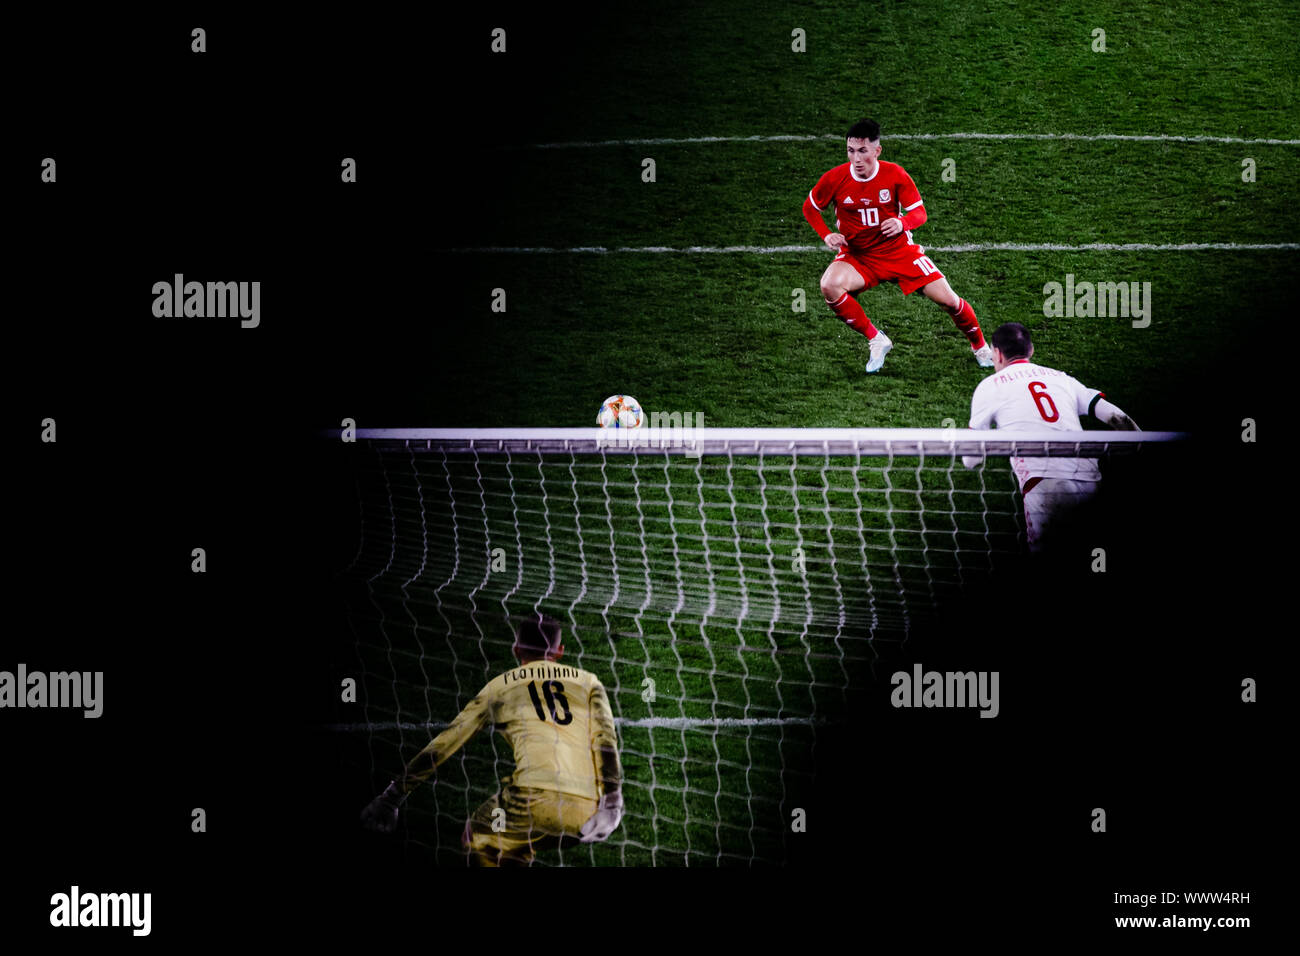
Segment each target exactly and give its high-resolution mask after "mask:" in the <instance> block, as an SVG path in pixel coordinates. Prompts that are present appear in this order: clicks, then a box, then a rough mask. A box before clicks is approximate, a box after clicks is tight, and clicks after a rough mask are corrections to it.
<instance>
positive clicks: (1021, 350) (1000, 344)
mask: <svg viewBox="0 0 1300 956" xmlns="http://www.w3.org/2000/svg"><path fill="white" fill-rule="evenodd" d="M1029 346H1030V341H1029V330H1028V329H1027V328H1025V327H1024V326H1023V325H1021V324H1020V323H1019V322H1006V323H1004V324H1002V325H999V326H998V328H997V331H996V332H994V333H993V347H994V348H995V349H997V350H999V351H1000V352H1001V353H1002V354H1003V356H1004V357H1005V358H1006V359H1007V360H1008V361H1010V360H1011V359H1018V358H1029Z"/></svg>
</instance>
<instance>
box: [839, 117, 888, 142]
mask: <svg viewBox="0 0 1300 956" xmlns="http://www.w3.org/2000/svg"><path fill="white" fill-rule="evenodd" d="M844 138H845V139H866V140H870V141H871V142H873V143H874V142H875V141H876V140H878V139H880V124H879V123H877V122H876V121H875V120H870V119H861V120H858V121H857V122H856V123H854V124H853V125H852V126H850V127H849V131H848V132H847V133H845V134H844Z"/></svg>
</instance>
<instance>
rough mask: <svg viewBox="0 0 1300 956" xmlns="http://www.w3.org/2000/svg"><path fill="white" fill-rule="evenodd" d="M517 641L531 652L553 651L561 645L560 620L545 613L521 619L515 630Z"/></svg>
mask: <svg viewBox="0 0 1300 956" xmlns="http://www.w3.org/2000/svg"><path fill="white" fill-rule="evenodd" d="M515 643H516V644H518V645H519V648H520V649H521V650H523V651H526V652H527V653H530V654H537V655H539V656H545V655H547V654H550V653H553V652H554V651H556V650H557V649H558V648H559V646H560V622H559V621H557V620H556V619H555V618H553V617H549V616H547V615H545V614H539V615H538V616H536V617H530V618H527V619H525V620H523V621H520V622H519V627H518V628H517V629H516V630H515Z"/></svg>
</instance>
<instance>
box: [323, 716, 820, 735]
mask: <svg viewBox="0 0 1300 956" xmlns="http://www.w3.org/2000/svg"><path fill="white" fill-rule="evenodd" d="M614 723H616V724H618V725H619V726H620V727H652V728H664V729H667V730H701V729H706V728H713V727H789V726H792V725H802V726H811V725H813V724H814V723H817V721H814V720H813V719H812V718H811V717H718V718H709V717H704V718H699V717H638V718H636V719H635V720H632V719H629V718H627V717H615V718H614ZM448 726H450V725H449V724H448V723H447V722H446V721H432V722H424V723H416V722H412V721H380V722H376V723H369V724H327V725H326V727H325V729H326V730H333V731H336V732H338V733H362V732H366V733H374V732H375V731H377V730H444V729H446V728H447V727H448Z"/></svg>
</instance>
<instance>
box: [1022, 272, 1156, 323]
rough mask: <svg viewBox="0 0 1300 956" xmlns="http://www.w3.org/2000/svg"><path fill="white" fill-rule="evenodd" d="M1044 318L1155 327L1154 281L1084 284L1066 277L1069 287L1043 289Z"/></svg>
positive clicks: (1055, 285)
mask: <svg viewBox="0 0 1300 956" xmlns="http://www.w3.org/2000/svg"><path fill="white" fill-rule="evenodd" d="M1043 296H1044V298H1043V315H1045V316H1047V317H1049V318H1058V319H1059V318H1061V317H1062V316H1064V317H1065V318H1067V319H1073V318H1076V317H1077V318H1082V319H1089V318H1092V317H1093V316H1096V317H1097V318H1101V319H1114V318H1124V319H1127V318H1132V319H1133V328H1135V329H1145V328H1146V327H1147V326H1148V325H1150V324H1151V283H1150V282H1080V283H1078V284H1076V283H1075V281H1074V273H1073V272H1067V273H1066V274H1065V285H1064V286H1062V285H1061V283H1059V282H1049V283H1047V284H1046V285H1044V286H1043Z"/></svg>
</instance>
